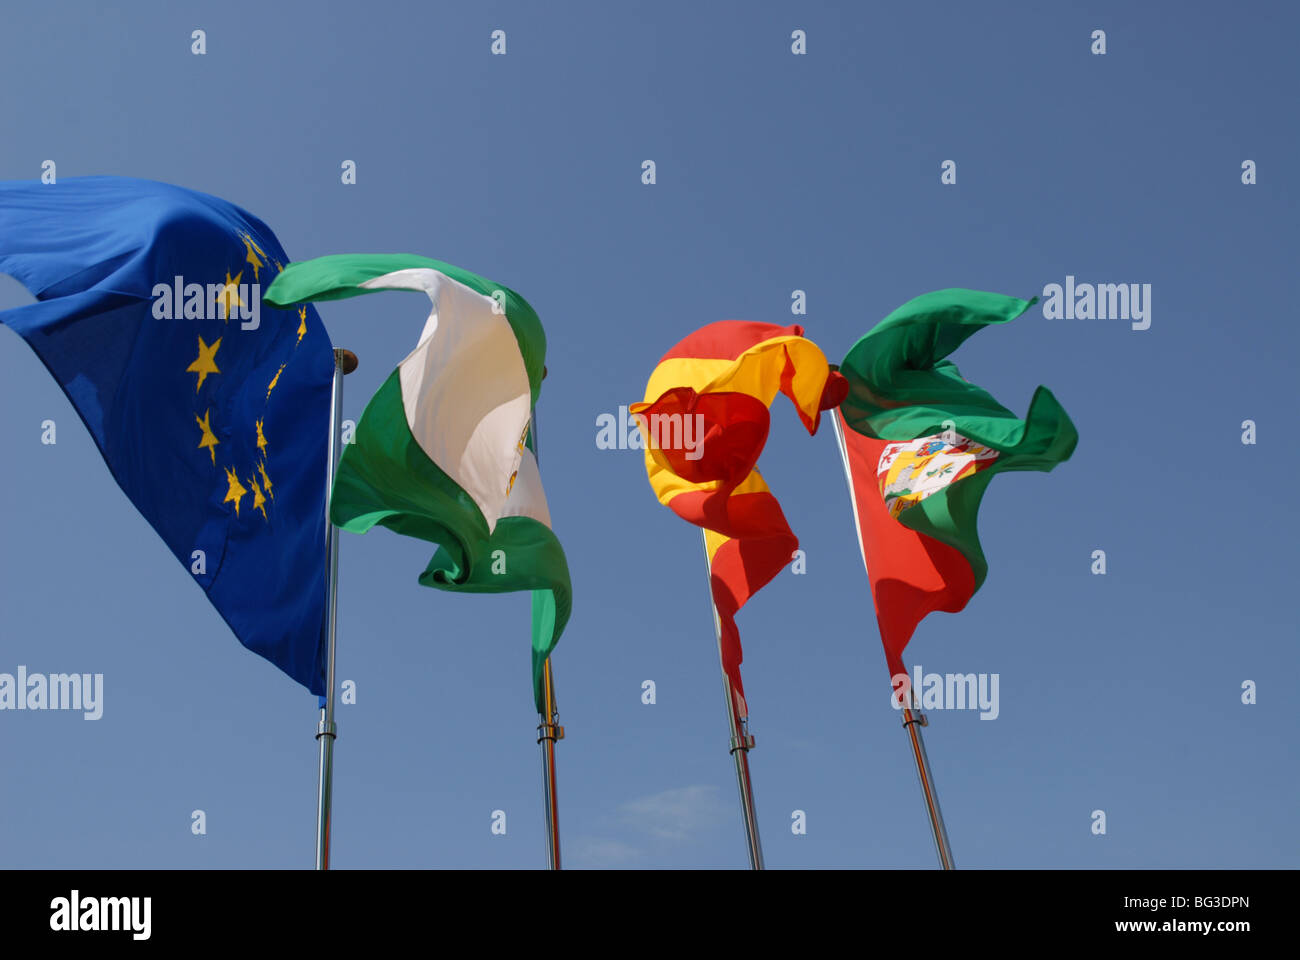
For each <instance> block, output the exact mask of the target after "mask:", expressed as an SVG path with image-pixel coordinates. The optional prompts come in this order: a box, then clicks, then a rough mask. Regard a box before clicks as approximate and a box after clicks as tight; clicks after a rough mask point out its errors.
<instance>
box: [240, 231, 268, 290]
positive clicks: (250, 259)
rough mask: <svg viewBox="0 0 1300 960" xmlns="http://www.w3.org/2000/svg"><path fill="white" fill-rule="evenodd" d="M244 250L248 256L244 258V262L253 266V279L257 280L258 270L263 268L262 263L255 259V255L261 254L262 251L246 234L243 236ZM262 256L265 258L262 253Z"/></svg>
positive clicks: (263, 264)
mask: <svg viewBox="0 0 1300 960" xmlns="http://www.w3.org/2000/svg"><path fill="white" fill-rule="evenodd" d="M244 249H245V250H247V251H248V255H247V256H246V257H244V262H245V263H251V264H252V265H253V279H254V280H257V279H258V269H259V268H260V267H263V266H265V263H264V261H262V260H259V259H257V255H258V254H259V253H262V250H261V248H260V247H259V246H258V245H257V244H255V243H254V242H253V238H252V237H250V236H249V235H248V234H244ZM262 256H266V254H264V253H263V254H262Z"/></svg>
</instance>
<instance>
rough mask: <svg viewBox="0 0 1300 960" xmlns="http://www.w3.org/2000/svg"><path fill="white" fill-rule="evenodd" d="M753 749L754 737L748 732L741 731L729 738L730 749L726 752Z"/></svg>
mask: <svg viewBox="0 0 1300 960" xmlns="http://www.w3.org/2000/svg"><path fill="white" fill-rule="evenodd" d="M753 749H754V738H753V737H752V736H751V735H750V734H748V733H742V734H740V735H738V736H735V737H732V738H731V749H730V750H728V751H727V752H728V753H735V752H736V751H737V750H744V751H746V752H749V751H750V750H753Z"/></svg>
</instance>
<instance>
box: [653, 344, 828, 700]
mask: <svg viewBox="0 0 1300 960" xmlns="http://www.w3.org/2000/svg"><path fill="white" fill-rule="evenodd" d="M846 392H847V384H846V383H845V381H844V378H843V377H842V376H840V374H838V373H835V372H833V371H831V369H830V367H829V365H828V364H827V362H826V357H825V355H824V354H823V353H822V352H821V350H820V349H819V348H818V347H817V345H816V344H815V343H813V342H812V341H811V340H807V339H805V338H804V335H803V327H801V326H798V325H794V326H789V327H781V326H777V325H776V324H771V323H750V322H745V321H740V320H723V321H720V322H718V323H711V324H709V325H708V326H705V327H701V328H700V329H699V330H697V331H695V332H694V333H692V334H691V335H690V336H688V337H686V338H685V339H684V340H682V341H681V342H680V343H678V344H677V345H676V346H675V347H673V348H672V349H671V350H669V351H668V353H667V354H665V355H664V357H663V359H662V360H660V361H659V365H658V366H657V367H655V370H654V372H653V373H652V374H651V375H650V382H649V383H648V384H647V385H646V392H645V401H644V402H643V403H637V404H633V405H632V406H631V408H630V409H631V413H632V414H633V415H634V416H636V417H637V422H638V425H639V426H640V429H641V434H642V436H643V438H644V440H645V448H646V471H647V473H648V474H649V478H650V486H651V487H652V488H653V489H654V492H655V495H656V496H657V497H658V498H659V502H660V503H662V504H663V505H664V506H666V507H668V508H669V509H671V510H672V511H673V512H674V513H676V514H677V515H678V516H680V517H681V518H682V519H684V520H687V521H689V522H691V523H693V524H695V525H697V526H699V527H703V528H704V530H705V541H706V546H707V550H708V555H709V564H710V568H711V582H710V586H711V588H712V592H713V602H714V605H715V606H716V607H717V610H718V620H719V622H720V632H721V651H720V652H721V657H722V668H723V670H724V671H725V672H726V675H727V677H728V679H729V680H730V682H731V689H732V691H733V693H734V696H735V702H734V704H733V706H734V708H735V710H736V715H737V717H739V718H740V719H744V718H745V717H746V716H747V715H748V708H747V707H746V705H745V695H744V688H743V687H742V685H741V682H740V663H741V659H742V655H741V647H740V634H739V632H738V630H737V629H736V621H735V616H736V612H737V611H738V610H739V609H740V608H741V607H742V606H744V604H745V602H746V601H747V600H748V599H749V598H750V597H751V596H753V595H754V594H755V593H757V592H758V591H759V590H760V589H762V587H763V586H764V585H765V584H767V583H768V581H770V580H771V579H772V578H773V577H775V576H776V575H777V573H779V572H780V571H781V568H782V567H784V566H785V565H786V564H787V563H789V562H790V560H791V557H792V555H793V554H794V551H795V550H796V549H798V547H799V541H798V538H796V537H795V535H794V533H793V532H791V530H790V525H789V524H788V523H787V522H786V519H785V515H784V514H783V513H782V512H781V506H780V504H778V503H777V501H776V498H775V497H774V496H772V494H771V492H770V491H769V490H768V488H767V484H766V483H764V482H763V478H762V476H761V475H760V474H759V472H758V470H757V469H756V468H755V464H756V463H757V462H758V457H759V454H760V453H762V450H763V445H764V444H765V443H766V442H767V431H768V426H769V421H770V413H769V410H768V408H769V407H770V406H771V404H772V401H773V400H774V399H775V398H776V395H777V393H784V394H785V395H786V396H787V397H789V398H790V400H791V402H792V403H794V405H795V409H796V410H797V411H798V413H799V418H800V420H802V421H803V424H804V426H805V427H806V428H807V430H808V432H809V433H810V434H812V433H816V432H817V425H818V423H819V421H820V414H821V411H822V410H828V409H830V408H831V407H834V406H836V405H837V404H838V403H839V402H840V401H841V400H842V399H843V398H844V396H845V394H846Z"/></svg>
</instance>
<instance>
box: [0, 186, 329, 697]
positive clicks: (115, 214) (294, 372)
mask: <svg viewBox="0 0 1300 960" xmlns="http://www.w3.org/2000/svg"><path fill="white" fill-rule="evenodd" d="M287 260H288V257H286V256H285V253H284V250H283V249H282V248H281V247H280V243H279V241H278V240H276V238H275V234H273V233H272V232H271V230H270V228H268V227H267V226H266V224H264V223H263V222H262V221H261V220H258V219H257V218H256V217H254V216H252V215H251V214H249V213H247V212H245V211H244V210H241V209H240V208H238V207H236V206H233V205H232V204H229V203H227V202H226V201H224V200H220V199H218V198H216V197H211V196H208V195H206V194H202V193H196V192H194V191H191V190H186V189H183V188H181V187H175V186H170V185H168V184H163V183H154V182H151V181H147V180H135V179H129V178H124V177H84V178H70V179H60V180H59V182H58V183H57V184H44V183H35V182H20V183H0V273H8V274H12V275H13V276H14V277H15V278H17V279H18V280H19V281H20V282H21V283H22V284H23V285H24V286H25V287H26V288H27V289H28V290H29V291H30V292H31V293H32V294H33V295H34V296H35V297H36V298H37V300H38V302H37V303H34V304H29V305H27V306H22V307H15V308H13V309H10V310H7V311H4V312H3V313H0V323H3V324H5V325H6V326H8V327H9V328H10V329H12V330H13V331H14V332H16V333H17V334H18V335H19V336H21V337H22V338H23V340H25V341H26V342H27V344H28V346H30V347H31V348H32V350H34V351H35V352H36V355H37V356H38V357H40V359H41V362H42V363H44V364H45V366H46V368H47V369H48V370H49V371H50V373H51V374H52V375H53V376H54V378H55V380H57V381H58V383H59V385H60V386H61V387H62V388H63V391H64V393H65V394H66V395H67V397H68V399H69V400H70V401H71V402H72V405H73V407H74V408H76V411H77V413H78V415H79V416H80V417H81V419H82V421H83V422H84V423H85V425H86V428H87V429H88V430H89V431H90V434H91V436H92V437H93V438H94V441H95V444H96V445H97V446H98V447H99V451H100V453H101V454H102V455H103V458H104V462H105V463H106V464H107V465H108V468H109V470H110V472H111V473H112V475H113V478H114V479H115V480H116V481H117V483H118V485H119V486H120V487H121V488H122V490H123V492H124V493H125V494H126V495H127V497H128V498H129V499H130V500H131V502H132V503H133V504H134V505H135V507H136V508H137V509H138V510H139V511H140V513H141V514H142V515H143V516H144V518H145V519H146V520H148V521H149V523H150V525H151V526H152V527H153V528H154V530H156V531H157V533H158V535H159V536H160V537H162V539H163V541H164V542H165V543H166V544H167V547H168V548H169V549H170V550H171V551H172V553H173V554H175V556H176V558H177V559H178V560H180V562H181V563H182V564H184V565H185V567H186V569H188V570H189V571H190V572H191V574H192V575H193V576H194V579H195V581H196V582H197V583H198V584H199V586H200V587H202V589H203V590H204V592H205V593H206V594H207V596H208V599H209V601H210V602H211V603H212V605H213V606H214V607H215V608H216V610H217V612H218V613H220V614H221V616H222V617H223V618H224V619H225V621H226V623H228V624H229V625H230V628H231V630H233V631H234V633H235V636H237V637H238V638H239V640H240V642H241V643H243V644H244V646H246V647H247V648H248V649H250V650H252V651H253V652H255V653H257V654H259V655H261V656H263V657H265V658H266V659H268V660H270V661H271V662H272V663H274V664H275V665H276V666H278V667H279V668H280V669H281V670H283V671H284V672H285V673H287V674H288V675H289V676H290V677H292V678H293V679H294V680H296V681H298V682H299V683H301V684H302V685H303V686H305V687H307V688H308V689H309V690H311V692H313V693H316V694H321V693H323V692H324V687H325V680H324V647H323V643H322V625H323V623H324V616H325V555H324V545H325V490H324V486H325V485H324V482H323V480H324V477H325V466H326V465H325V460H326V445H327V441H328V433H329V409H330V384H331V379H332V377H333V371H334V360H333V350H332V348H331V346H330V341H329V337H328V336H327V335H326V333H325V329H324V327H323V326H322V325H321V322H320V319H319V318H318V317H317V315H316V311H315V310H314V309H313V308H311V307H308V306H303V307H301V308H299V310H297V311H295V312H294V313H292V314H280V313H278V312H275V311H268V314H267V315H265V316H264V315H263V314H262V311H261V290H260V287H261V284H262V283H263V282H267V283H269V282H270V279H271V277H273V276H274V274H275V272H276V271H277V270H278V269H280V267H281V265H282V264H283V263H285V262H287Z"/></svg>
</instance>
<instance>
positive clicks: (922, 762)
mask: <svg viewBox="0 0 1300 960" xmlns="http://www.w3.org/2000/svg"><path fill="white" fill-rule="evenodd" d="M831 369H832V370H834V369H837V368H836V367H835V366H834V365H832V366H831ZM831 423H832V425H833V426H834V427H835V442H836V445H837V446H838V447H839V451H840V461H841V462H842V463H843V464H844V479H845V480H847V481H848V485H849V500H850V502H852V504H853V521H854V524H855V525H856V526H857V528H858V529H857V531H856V533H857V536H858V546H859V548H861V550H862V566H863V569H866V568H867V552H866V547H865V546H864V545H863V543H862V539H861V538H862V524H861V521H860V519H859V517H858V498H857V494H856V493H854V491H853V471H852V470H851V469H850V467H849V447H848V443H847V441H846V440H845V438H844V428H843V427H841V426H840V414H839V410H838V409H837V410H832V411H831ZM868 582H870V574H869V573H868ZM914 705H915V706H917V707H919V706H920V704H919V702H918V701H917V700H916V691H910V692H909V693H908V699H907V704H906V705H905V706H904V707H903V729H904V730H906V731H907V736H908V740H909V741H910V742H911V745H912V757H913V759H914V760H915V761H916V776H917V779H919V780H920V782H921V797H922V799H923V800H924V801H925V812H926V813H927V814H928V815H929V817H930V830H931V832H932V833H933V834H934V848H935V852H936V853H938V855H939V866H940V867H942V868H943V869H944V870H952V869H955V865H954V864H953V859H952V847H951V845H950V844H949V843H948V828H947V827H945V826H944V823H943V811H941V810H940V809H939V795H938V793H937V792H936V791H935V789H934V774H933V773H932V772H931V771H930V758H929V756H928V755H927V754H926V752H925V739H924V738H923V737H922V736H921V728H922V727H927V726H929V725H930V724H929V721H928V720H926V718H925V714H923V713H921V712H919V710H915V711H914V710H913V709H912V707H913V706H914Z"/></svg>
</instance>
